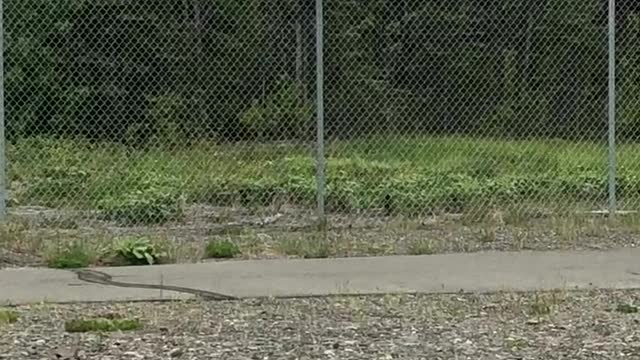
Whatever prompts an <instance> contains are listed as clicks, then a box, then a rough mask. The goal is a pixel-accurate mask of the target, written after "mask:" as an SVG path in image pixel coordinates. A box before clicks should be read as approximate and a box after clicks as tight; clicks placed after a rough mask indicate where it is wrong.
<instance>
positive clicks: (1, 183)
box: [0, 0, 8, 221]
mask: <svg viewBox="0 0 640 360" xmlns="http://www.w3.org/2000/svg"><path fill="white" fill-rule="evenodd" d="M3 7H4V2H3V1H2V0H0V221H5V220H6V218H7V199H8V196H7V192H8V191H7V181H6V163H7V161H6V158H5V156H6V154H5V147H6V144H5V131H4V127H5V121H4V11H3Z"/></svg>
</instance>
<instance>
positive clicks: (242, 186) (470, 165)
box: [4, 0, 640, 256]
mask: <svg viewBox="0 0 640 360" xmlns="http://www.w3.org/2000/svg"><path fill="white" fill-rule="evenodd" d="M324 7H325V18H324V24H325V31H324V37H325V39H324V44H325V63H324V69H325V83H324V88H325V92H326V101H325V109H326V114H325V115H326V116H325V122H324V124H325V128H326V136H327V140H326V159H327V188H326V190H327V197H326V205H327V208H326V211H327V214H328V216H329V228H328V232H326V233H325V235H329V236H328V238H329V239H334V240H339V241H336V242H335V243H336V244H338V245H335V244H334V245H335V248H334V251H335V252H336V253H339V254H347V255H349V254H354V253H357V254H360V253H367V254H369V253H389V252H396V253H397V252H406V251H411V252H420V253H424V252H429V251H441V250H442V251H449V250H473V249H476V248H486V247H488V246H491V247H493V248H495V247H499V246H498V245H496V244H497V243H499V242H500V243H502V244H503V245H504V244H506V245H505V246H506V247H507V248H513V247H518V248H523V247H537V246H542V247H549V246H556V245H557V244H556V245H550V244H552V243H553V241H543V240H541V237H545V236H546V237H547V238H549V237H550V238H554V236H555V238H557V236H558V234H561V233H562V232H563V231H566V226H565V225H566V223H565V222H562V223H558V224H556V225H553V222H554V221H557V219H559V218H560V217H561V216H562V217H563V218H566V216H567V214H579V213H581V212H583V211H585V212H588V211H593V210H602V209H606V207H607V195H608V193H607V174H608V173H607V172H608V159H607V76H608V74H607V2H606V1H604V0H548V1H533V0H501V1H497V0H496V1H480V0H456V1H439V0H438V1H436V0H428V1H425V0H368V1H356V0H350V1H347V0H326V1H325V2H324ZM618 7H619V12H618V19H617V21H618V31H619V32H620V37H621V39H620V41H619V43H618V52H619V58H618V60H619V67H620V69H621V70H620V80H619V92H620V94H621V100H620V101H619V103H620V115H621V116H620V123H619V125H618V126H619V131H620V137H621V139H622V140H623V144H621V148H620V149H619V157H620V163H621V168H620V169H619V170H620V171H619V182H620V194H619V196H620V199H621V202H622V204H623V205H624V207H625V208H629V209H631V208H633V207H634V206H637V205H634V201H635V200H636V199H637V198H638V193H639V192H638V190H636V187H637V186H638V185H637V184H636V182H637V176H636V174H637V173H638V172H640V163H639V162H640V160H638V159H640V156H637V155H636V152H635V145H634V144H633V140H635V138H636V135H637V134H636V132H637V131H638V129H637V128H636V126H635V125H634V124H635V123H634V121H635V120H634V118H635V117H637V115H638V114H637V111H636V110H634V109H635V107H636V105H637V103H638V102H637V101H636V96H635V95H636V90H637V88H638V86H637V84H636V83H637V81H636V77H637V76H636V75H637V74H638V71H637V69H636V68H637V63H638V62H637V61H636V60H637V59H636V55H637V51H636V50H637V49H636V43H637V41H635V40H637V37H638V31H639V30H638V29H639V27H638V25H639V24H638V12H637V9H636V8H637V6H636V5H634V3H633V2H631V1H626V2H621V3H619V5H618ZM4 8H5V47H6V49H5V53H6V68H5V75H6V79H5V87H6V122H7V137H8V140H9V148H8V160H9V176H10V198H11V206H12V211H11V212H12V214H14V215H16V214H17V215H21V216H24V215H25V214H31V213H35V214H37V216H41V215H43V214H44V215H47V216H49V217H51V218H54V219H57V220H55V221H54V225H51V226H53V227H55V228H60V227H64V228H65V229H67V230H69V229H72V230H74V231H73V232H72V233H73V234H75V235H74V236H81V237H83V236H84V237H89V235H87V231H88V230H87V229H92V231H93V230H99V231H101V232H106V233H107V234H108V236H112V235H113V234H114V232H115V234H116V235H120V234H122V233H129V232H143V233H158V232H162V233H163V234H164V235H163V236H169V237H170V239H171V240H172V241H182V240H185V239H186V240H194V241H196V242H198V241H201V240H202V239H210V238H211V237H225V238H229V237H231V238H232V239H234V240H237V239H239V238H240V239H244V240H246V241H245V243H246V244H245V245H246V247H245V248H251V249H254V248H260V249H259V250H256V253H259V254H260V255H261V256H262V255H265V254H273V253H277V251H275V250H274V248H272V247H271V245H274V244H275V243H276V242H278V241H280V240H281V239H285V240H286V241H289V243H288V245H287V246H289V247H292V246H293V247H295V246H297V245H295V244H294V245H292V244H293V243H291V241H295V239H297V238H300V237H305V236H308V235H309V234H311V233H315V230H314V229H313V228H312V227H310V226H311V225H313V224H314V223H315V218H314V207H315V200H316V199H315V198H316V179H315V169H314V167H315V161H314V157H315V156H316V150H315V149H316V147H315V146H316V144H315V140H316V138H315V136H316V134H315V132H316V122H315V121H316V119H315V115H316V112H315V109H316V107H315V101H316V98H315V89H316V78H315V76H316V66H315V62H316V56H315V51H316V49H315V42H316V22H315V21H316V19H315V15H316V13H315V11H316V9H315V1H313V0H277V1H274V0H271V1H267V0H246V1H235V0H220V1H206V0H142V1H128V0H56V1H41V0H5V2H4ZM34 209H35V210H36V211H35V212H34ZM560 214H563V215H560ZM42 219H44V218H42ZM60 219H66V220H69V221H66V220H65V221H60ZM572 221H573V220H572ZM531 222H534V223H535V226H537V228H536V229H542V230H544V231H543V232H545V235H544V236H542V235H540V234H539V233H538V232H536V231H537V230H535V231H534V230H532V228H531V227H529V225H530V223H531ZM523 223H527V224H529V225H526V226H524V225H523V226H521V225H522V224H523ZM451 224H454V226H453V227H451V226H450V225H451ZM487 224H489V225H487ZM550 224H551V225H550ZM63 225H64V226H63ZM510 225H513V226H516V227H517V229H516V230H514V229H511V228H509V229H510V230H508V231H507V228H508V226H510ZM591 225H592V227H591V228H590V229H592V230H593V231H596V230H597V229H598V227H599V225H597V224H596V225H593V224H591ZM39 226H40V227H42V224H41V223H40V225H39ZM585 227H587V226H586V225H585V224H584V223H578V225H577V226H574V227H573V228H572V229H574V228H578V229H580V231H582V230H584V229H585ZM78 228H79V229H81V231H78ZM354 229H355V230H354ZM478 229H479V230H478ZM92 231H89V233H90V234H93V232H92ZM580 231H578V232H577V233H576V234H571V235H569V237H579V236H581V235H583V234H584V233H583V232H580ZM247 232H250V233H251V235H250V236H249V235H247ZM78 234H80V235H78ZM167 234H169V235H167ZM532 234H533V235H532ZM574 235H575V236H574ZM600 235H602V234H600ZM91 236H93V235H91ZM325 238H327V237H325ZM425 238H428V239H443V240H442V241H441V244H440V245H442V246H441V247H437V246H432V245H433V244H431V243H422V242H420V243H418V244H417V245H415V244H413V245H411V244H409V245H407V244H404V245H398V242H402V241H405V240H407V239H410V240H411V241H414V240H416V241H417V240H420V241H422V239H425ZM247 239H248V240H247ZM292 239H293V240H292ZM380 239H383V242H384V244H381V245H380V244H379V243H380ZM244 240H243V241H244ZM449 240H452V241H449ZM454 240H455V241H454ZM477 240H481V241H477ZM434 241H440V240H434ZM258 243H260V245H258ZM265 243H266V244H267V245H265ZM269 244H271V245H269ZM348 244H351V245H353V244H358V247H357V250H353V249H354V247H350V246H349V245H348ZM377 244H378V245H380V246H378V245H377ZM539 244H542V245H539ZM398 249H404V250H398ZM254 250H255V249H254ZM316 250H317V249H316ZM318 251H324V250H322V249H321V250H318ZM285 252H286V251H285ZM316 255H317V254H316Z"/></svg>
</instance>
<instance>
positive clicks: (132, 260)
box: [107, 238, 167, 265]
mask: <svg viewBox="0 0 640 360" xmlns="http://www.w3.org/2000/svg"><path fill="white" fill-rule="evenodd" d="M166 256H167V254H166V252H164V251H162V250H161V249H159V247H158V246H157V245H156V244H154V243H153V242H152V241H151V240H149V239H147V238H126V239H123V240H120V241H118V242H116V243H115V244H114V245H113V247H112V248H111V249H109V250H108V252H107V257H109V258H110V259H109V260H108V261H109V262H111V263H113V264H115V265H153V264H156V263H158V262H160V261H161V260H162V259H164V258H166Z"/></svg>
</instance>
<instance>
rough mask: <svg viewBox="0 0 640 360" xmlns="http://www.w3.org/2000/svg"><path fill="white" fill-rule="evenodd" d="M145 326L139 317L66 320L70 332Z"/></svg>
mask: <svg viewBox="0 0 640 360" xmlns="http://www.w3.org/2000/svg"><path fill="white" fill-rule="evenodd" d="M142 328H143V325H142V322H140V320H137V319H102V318H98V319H73V320H68V321H65V323H64V330H65V331H66V332H69V333H85V332H115V331H135V330H140V329H142Z"/></svg>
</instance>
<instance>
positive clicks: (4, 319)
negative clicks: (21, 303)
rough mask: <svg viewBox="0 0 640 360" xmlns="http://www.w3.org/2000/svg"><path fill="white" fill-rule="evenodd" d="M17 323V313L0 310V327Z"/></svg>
mask: <svg viewBox="0 0 640 360" xmlns="http://www.w3.org/2000/svg"><path fill="white" fill-rule="evenodd" d="M17 321H18V313H17V312H15V311H13V310H10V309H2V308H0V325H6V324H13V323H15V322H17Z"/></svg>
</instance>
